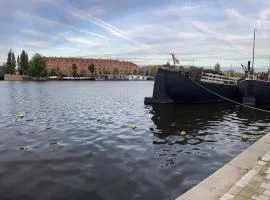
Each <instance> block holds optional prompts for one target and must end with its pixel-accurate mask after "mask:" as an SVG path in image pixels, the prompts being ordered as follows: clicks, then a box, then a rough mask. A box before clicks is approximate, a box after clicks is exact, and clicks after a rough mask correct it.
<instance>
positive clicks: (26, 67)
mask: <svg viewBox="0 0 270 200" xmlns="http://www.w3.org/2000/svg"><path fill="white" fill-rule="evenodd" d="M16 73H19V74H20V75H27V76H31V77H46V76H47V75H48V72H47V69H46V62H45V60H44V59H43V58H42V56H41V55H40V54H37V53H36V54H35V55H34V56H33V57H32V58H31V59H30V60H29V58H28V54H27V52H26V51H25V50H23V51H22V52H21V54H20V55H18V56H17V60H16V57H15V54H14V52H13V51H12V49H10V50H9V52H8V56H7V62H6V63H4V64H3V65H2V66H0V76H1V75H2V76H4V74H16Z"/></svg>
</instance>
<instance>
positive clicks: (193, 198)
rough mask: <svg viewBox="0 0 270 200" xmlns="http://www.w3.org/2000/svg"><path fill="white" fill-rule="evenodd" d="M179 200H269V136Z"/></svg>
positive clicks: (269, 134)
mask: <svg viewBox="0 0 270 200" xmlns="http://www.w3.org/2000/svg"><path fill="white" fill-rule="evenodd" d="M176 200H270V133H268V134H266V135H265V136H263V137H262V138H261V139H259V140H258V141H257V142H255V143H254V144H253V145H251V146H250V147H249V148H248V149H246V150H244V151H243V152H242V153H240V154H239V155H238V156H236V157H235V158H233V159H232V160H231V161H230V162H229V163H227V164H225V165H224V166H223V167H221V168H220V169H218V170H217V171H216V172H215V173H213V174H212V175H210V176H209V177H208V178H206V179H205V180H203V181H202V182H201V183H199V184H198V185H196V186H195V187H193V188H191V189H190V190H189V191H187V192H186V193H184V194H183V195H181V196H180V197H178V198H177V199H176Z"/></svg>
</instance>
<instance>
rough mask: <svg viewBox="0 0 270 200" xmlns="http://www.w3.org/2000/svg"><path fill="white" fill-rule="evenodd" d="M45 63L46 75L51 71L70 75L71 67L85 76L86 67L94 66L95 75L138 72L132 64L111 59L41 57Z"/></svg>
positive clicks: (137, 68) (136, 67)
mask: <svg viewBox="0 0 270 200" xmlns="http://www.w3.org/2000/svg"><path fill="white" fill-rule="evenodd" d="M43 58H44V60H45V61H46V66H47V70H48V73H50V72H51V71H52V70H53V69H54V70H55V71H58V72H61V73H62V74H63V75H66V76H71V75H72V65H73V64H75V65H76V67H77V73H78V74H79V75H80V74H87V73H88V72H89V70H88V66H89V65H90V64H94V65H95V73H96V74H98V75H100V74H133V72H134V71H139V67H138V66H137V65H136V64H134V63H132V62H125V61H119V60H111V59H94V58H90V59H84V58H62V57H43Z"/></svg>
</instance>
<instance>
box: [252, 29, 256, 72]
mask: <svg viewBox="0 0 270 200" xmlns="http://www.w3.org/2000/svg"><path fill="white" fill-rule="evenodd" d="M255 31H256V28H254V34H253V51H252V68H251V75H254V49H255Z"/></svg>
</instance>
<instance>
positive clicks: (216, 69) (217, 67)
mask: <svg viewBox="0 0 270 200" xmlns="http://www.w3.org/2000/svg"><path fill="white" fill-rule="evenodd" d="M214 71H215V72H220V64H219V63H217V64H215V66H214Z"/></svg>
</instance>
